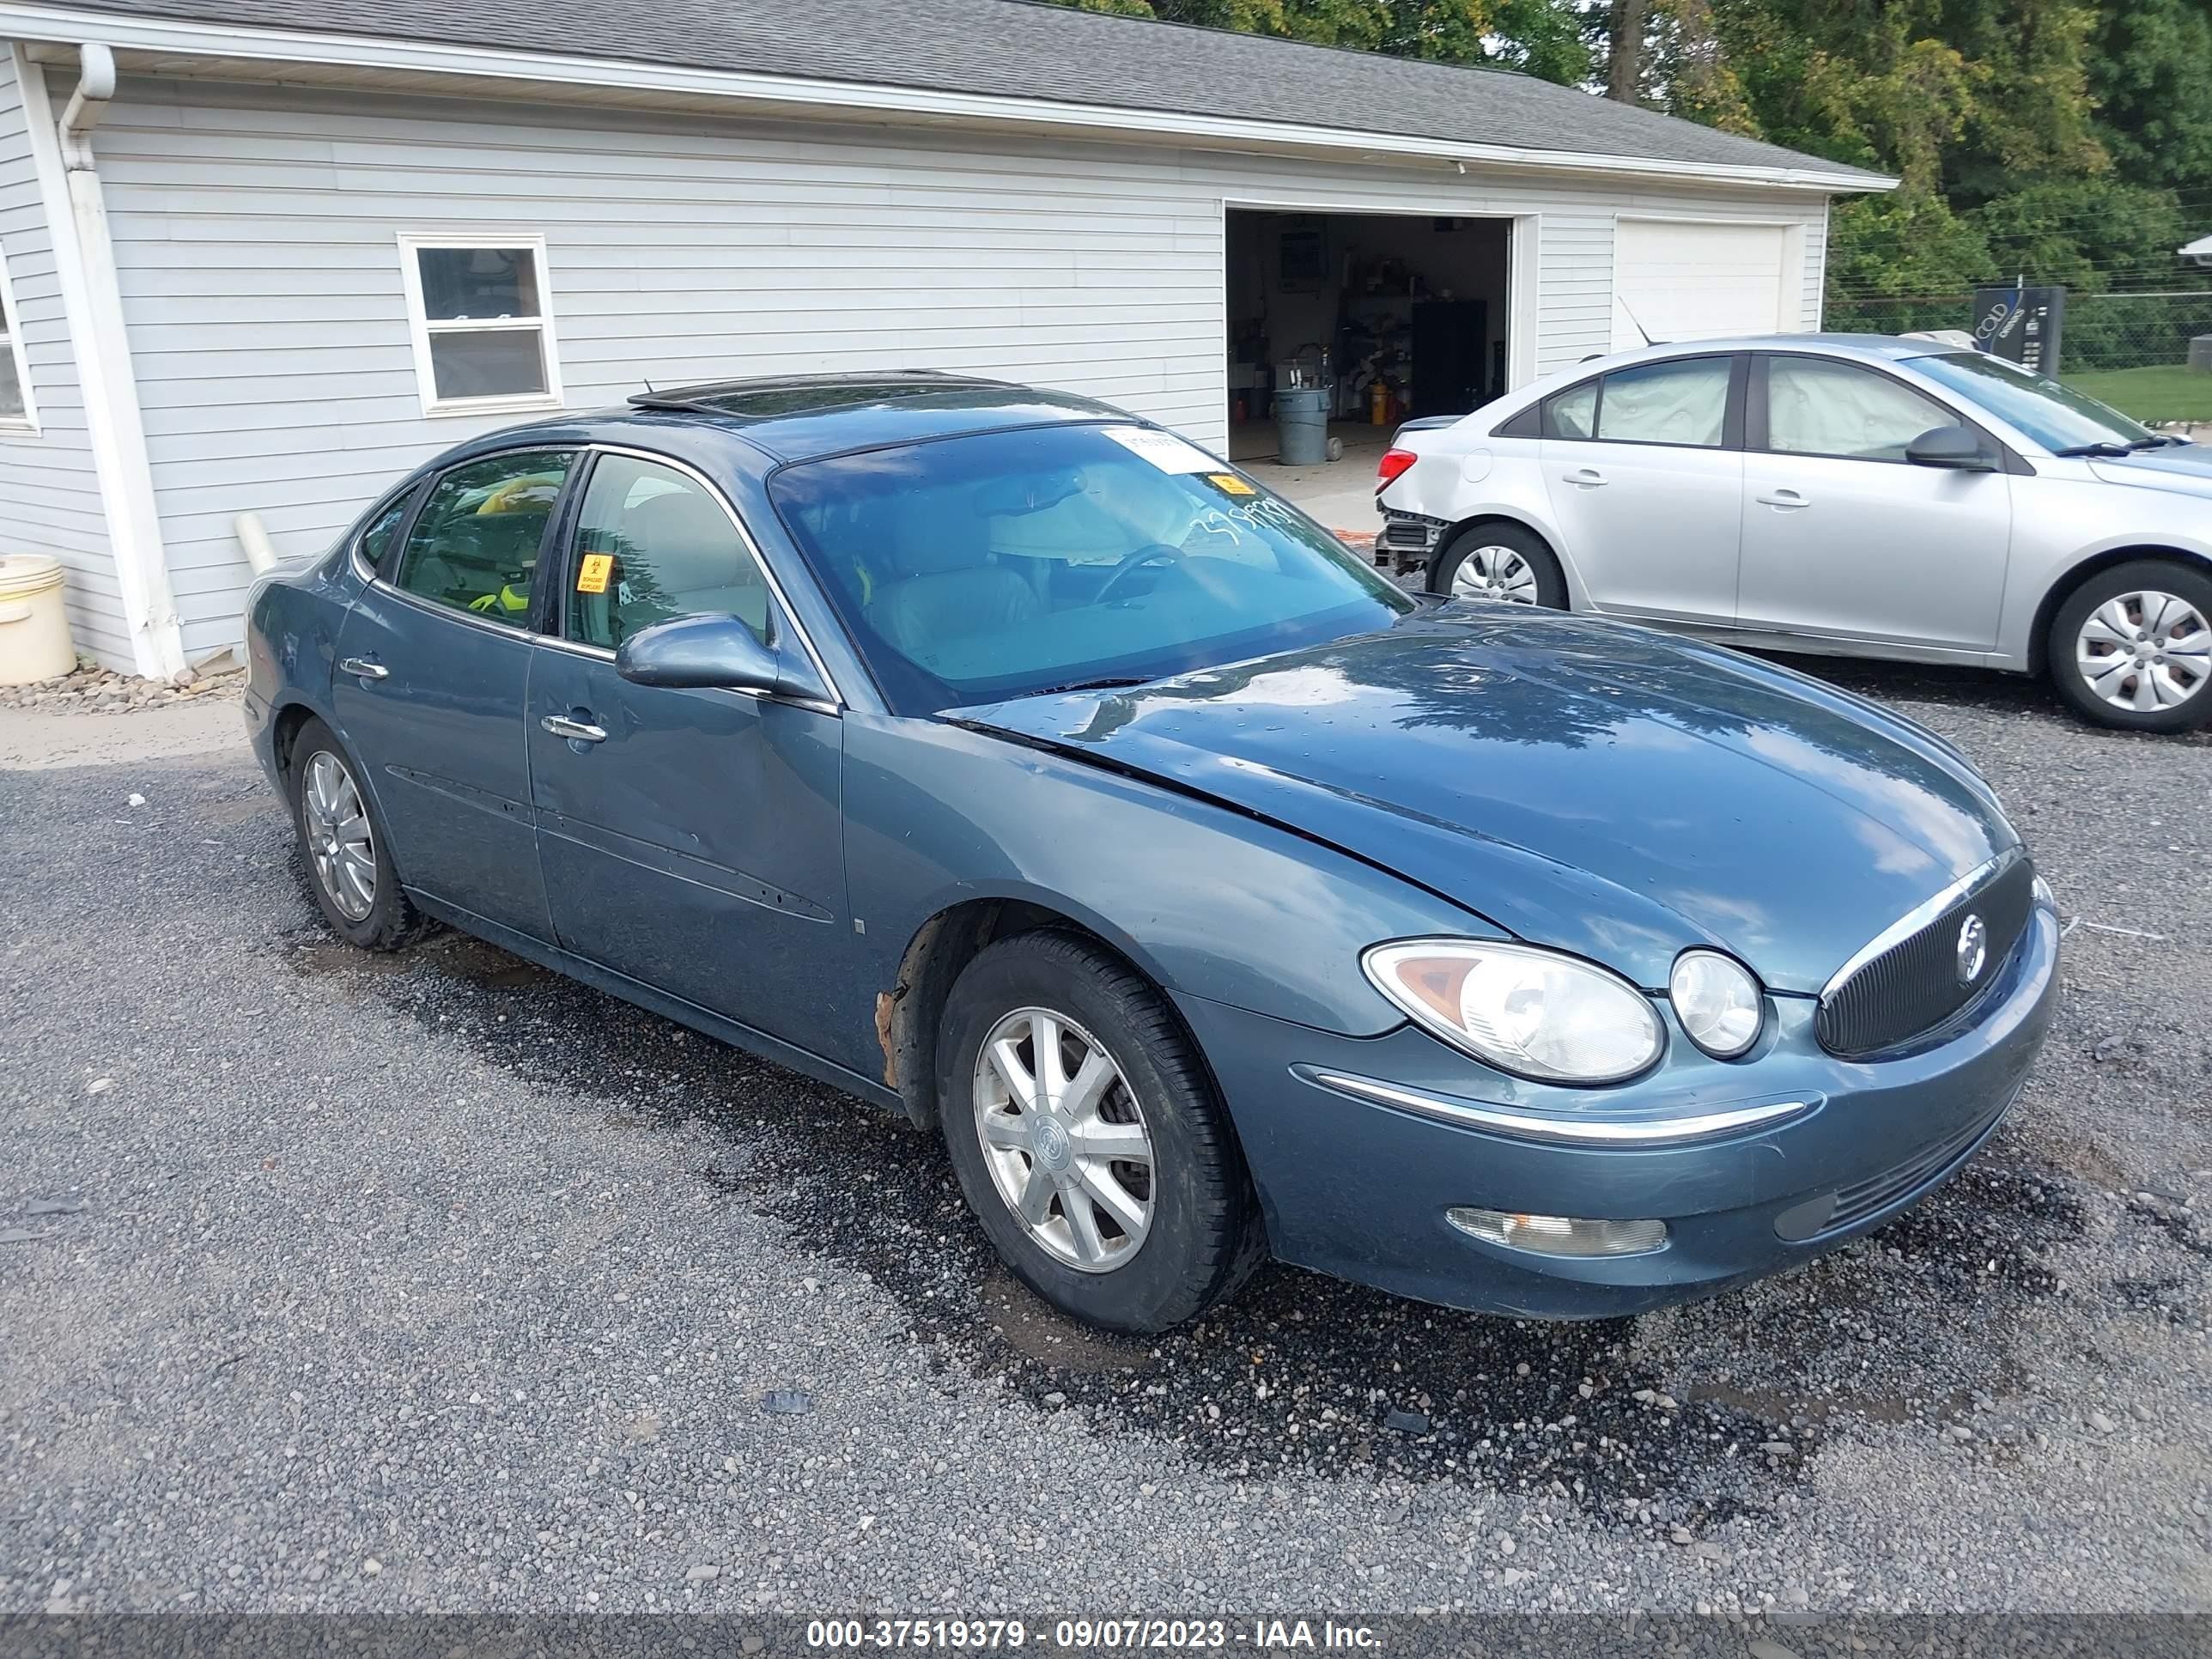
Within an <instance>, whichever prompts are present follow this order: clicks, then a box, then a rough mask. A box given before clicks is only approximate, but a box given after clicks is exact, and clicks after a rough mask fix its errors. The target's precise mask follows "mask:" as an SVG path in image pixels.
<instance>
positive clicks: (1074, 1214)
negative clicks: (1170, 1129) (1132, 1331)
mask: <svg viewBox="0 0 2212 1659" xmlns="http://www.w3.org/2000/svg"><path fill="white" fill-rule="evenodd" d="M975 1132H976V1134H977V1136H978V1137H979V1138H980V1139H981V1142H982V1146H983V1161H984V1162H985V1164H987V1165H988V1166H989V1168H990V1171H991V1180H992V1182H993V1184H994V1185H995V1186H996V1187H997V1188H998V1189H999V1196H1000V1198H1002V1199H1004V1200H1006V1207H1007V1208H1008V1209H1009V1210H1011V1211H1012V1212H1013V1213H1014V1217H1015V1218H1016V1219H1017V1220H1018V1221H1019V1222H1020V1223H1021V1224H1022V1226H1023V1228H1024V1231H1026V1232H1027V1233H1028V1234H1029V1236H1030V1238H1031V1239H1032V1240H1033V1241H1034V1242H1035V1243H1036V1244H1037V1245H1038V1246H1039V1247H1040V1248H1041V1249H1043V1250H1044V1251H1045V1252H1046V1253H1047V1254H1048V1255H1051V1256H1052V1257H1053V1259H1054V1260H1055V1261H1060V1262H1062V1263H1064V1264H1065V1265H1066V1266H1068V1267H1073V1268H1075V1269H1077V1270H1078V1271H1079V1272H1082V1273H1111V1272H1112V1271H1113V1270H1114V1269H1115V1268H1116V1267H1121V1266H1122V1265H1123V1264H1124V1263H1125V1262H1127V1261H1128V1260H1129V1259H1130V1258H1131V1257H1132V1256H1133V1255H1136V1253H1137V1252H1138V1250H1139V1249H1141V1248H1142V1247H1143V1245H1144V1243H1145V1237H1146V1234H1147V1233H1148V1232H1150V1231H1151V1230H1152V1204H1153V1163H1154V1159H1153V1153H1152V1135H1151V1133H1149V1132H1148V1131H1147V1130H1146V1127H1145V1115H1144V1112H1143V1110H1142V1109H1141V1108H1139V1105H1138V1104H1137V1098H1136V1096H1135V1094H1134V1093H1133V1091H1131V1089H1130V1087H1129V1083H1128V1079H1127V1078H1126V1077H1124V1076H1123V1075H1122V1073H1121V1066H1119V1065H1117V1064H1116V1063H1115V1060H1114V1057H1113V1055H1111V1054H1109V1053H1107V1051H1106V1049H1105V1048H1104V1046H1103V1044H1101V1043H1100V1042H1099V1041H1098V1040H1097V1038H1096V1037H1094V1036H1091V1033H1090V1032H1088V1031H1086V1030H1084V1029H1083V1027H1082V1026H1080V1025H1079V1024H1076V1023H1075V1021H1073V1020H1072V1019H1070V1018H1067V1016H1066V1015H1065V1014H1060V1013H1055V1012H1053V1011H1052V1010H1050V1009H1048V1008H1017V1009H1016V1010H1014V1012H1012V1013H1010V1014H1008V1015H1006V1017H1005V1018H1003V1019H1001V1020H1000V1021H999V1023H998V1024H996V1025H994V1026H993V1027H992V1028H991V1031H990V1035H989V1036H987V1037H986V1038H985V1039H984V1040H983V1045H982V1048H981V1052H980V1053H979V1054H977V1055H976V1058H975Z"/></svg>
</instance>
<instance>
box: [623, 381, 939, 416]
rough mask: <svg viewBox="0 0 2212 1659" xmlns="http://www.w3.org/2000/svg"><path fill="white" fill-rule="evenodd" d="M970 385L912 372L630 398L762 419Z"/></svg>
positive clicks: (643, 405) (642, 403)
mask: <svg viewBox="0 0 2212 1659" xmlns="http://www.w3.org/2000/svg"><path fill="white" fill-rule="evenodd" d="M976 385H977V382H975V381H972V380H959V379H957V378H955V377H953V376H951V375H913V376H902V377H901V378H899V379H897V380H787V381H782V382H769V383H765V384H757V385H753V386H688V387H682V388H679V389H677V390H674V391H670V392H640V393H638V394H637V395H636V396H635V397H634V398H631V399H630V402H631V403H632V404H634V405H635V406H636V407H637V408H639V409H690V410H702V411H707V412H711V413H713V414H716V415H731V416H736V417H738V419H740V420H765V419H767V418H769V417H770V416H778V415H811V414H815V413H817V412H826V411H828V410H835V409H854V408H858V407H860V405H863V404H881V403H890V402H893V401H895V400H897V399H900V398H929V397H938V396H942V395H943V394H944V393H945V392H967V391H972V390H973V389H974V388H975V386H976Z"/></svg>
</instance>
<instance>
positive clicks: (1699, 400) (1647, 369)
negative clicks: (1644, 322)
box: [1597, 357, 1733, 449]
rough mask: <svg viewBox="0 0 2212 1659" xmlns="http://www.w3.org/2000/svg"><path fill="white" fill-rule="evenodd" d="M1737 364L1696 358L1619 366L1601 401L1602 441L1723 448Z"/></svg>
mask: <svg viewBox="0 0 2212 1659" xmlns="http://www.w3.org/2000/svg"><path fill="white" fill-rule="evenodd" d="M1732 368H1733V365H1732V363H1731V362H1730V361H1729V359H1728V358H1726V357H1692V358H1689V359H1687V360H1686V361H1684V362H1664V363H1643V364H1639V365H1638V367H1636V368H1623V369H1617V370H1615V371H1614V372H1613V374H1608V375H1607V376H1606V377H1605V381H1604V384H1603V386H1602V388H1601V395H1600V397H1599V400H1598V410H1597V436H1598V438H1599V440H1600V441H1601V442H1607V443H1635V444H1674V445H1676V446H1679V447H1684V448H1690V449H1718V448H1720V447H1722V446H1723V443H1724V442H1725V441H1726V434H1727V431H1728V404H1729V374H1730V371H1731V369H1732Z"/></svg>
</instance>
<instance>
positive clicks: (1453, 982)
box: [1361, 939, 1666, 1083]
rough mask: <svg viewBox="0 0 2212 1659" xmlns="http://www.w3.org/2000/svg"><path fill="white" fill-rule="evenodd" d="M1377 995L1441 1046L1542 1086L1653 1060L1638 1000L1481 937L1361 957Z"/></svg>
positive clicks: (1408, 944)
mask: <svg viewBox="0 0 2212 1659" xmlns="http://www.w3.org/2000/svg"><path fill="white" fill-rule="evenodd" d="M1361 962H1362V963H1363V964H1364V966H1365V968H1366V969H1367V977H1368V978H1370V979H1371V980H1373V981H1375V985H1376V989H1378V990H1380V991H1381V992H1382V993H1383V995H1384V996H1386V997H1388V998H1389V999H1390V1000H1391V1001H1393V1002H1395V1003H1396V1004H1397V1005H1398V1006H1400V1007H1401V1008H1403V1009H1404V1010H1405V1011H1406V1012H1407V1013H1409V1014H1411V1015H1412V1016H1413V1018H1414V1019H1415V1020H1416V1021H1418V1022H1419V1024H1421V1025H1423V1026H1424V1027H1425V1028H1426V1029H1427V1030H1431V1031H1433V1032H1435V1033H1436V1035H1437V1036H1440V1037H1442V1038H1443V1040H1444V1041H1445V1042H1449V1043H1452V1044H1454V1045H1455V1046H1456V1047H1458V1048H1464V1049H1466V1050H1467V1052H1468V1053H1469V1054H1473V1055H1474V1057H1475V1058H1476V1059H1478V1060H1487V1061H1489V1062H1490V1064H1492V1066H1497V1067H1498V1069H1499V1070H1500V1071H1505V1072H1511V1073H1515V1074H1516V1075H1517V1076H1521V1077H1527V1078H1536V1079H1541V1080H1542V1081H1544V1082H1547V1083H1613V1082H1617V1081H1619V1080H1620V1079H1622V1078H1626V1077H1633V1076H1635V1075H1636V1073H1638V1072H1640V1071H1642V1070H1643V1069H1644V1067H1645V1066H1649V1065H1650V1064H1651V1062H1652V1061H1653V1060H1656V1059H1658V1058H1659V1053H1660V1050H1661V1048H1662V1047H1664V1045H1665V1042H1666V1037H1665V1036H1664V1034H1663V1032H1662V1030H1661V1028H1660V1024H1659V1017H1658V1016H1657V1015H1656V1013H1654V1012H1652V1010H1651V1004H1650V1000H1649V999H1648V998H1646V997H1645V996H1644V994H1643V993H1642V992H1640V991H1638V989H1637V988H1636V987H1634V986H1632V985H1631V984H1630V983H1629V982H1628V981H1626V980H1625V979H1622V978H1620V976H1619V975H1616V974H1610V973H1607V971H1606V970H1605V969H1602V968H1598V967H1594V966H1592V965H1591V964H1590V963H1587V962H1583V961H1581V960H1579V959H1578V958H1577V957H1566V956H1561V955H1559V954H1558V953H1557V952H1556V951H1540V950H1537V949H1535V948H1534V947H1533V946H1531V945H1498V944H1492V942H1490V941H1489V940H1487V939H1402V940H1401V941H1399V942H1398V943H1397V944H1395V945H1376V946H1374V947H1373V948H1372V949H1371V950H1370V951H1367V953H1366V954H1365V955H1364V957H1362V958H1361Z"/></svg>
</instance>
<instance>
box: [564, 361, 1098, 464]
mask: <svg viewBox="0 0 2212 1659" xmlns="http://www.w3.org/2000/svg"><path fill="white" fill-rule="evenodd" d="M586 418H587V419H589V420H592V421H594V422H613V423H615V424H617V425H618V426H623V425H630V424H632V423H634V422H638V421H640V420H650V421H651V422H652V424H653V425H655V426H657V427H660V428H662V429H664V430H665V426H666V424H667V423H668V422H671V420H672V421H675V422H685V423H689V422H698V423H701V424H705V425H711V426H714V427H717V428H722V429H724V430H726V431H731V432H734V433H737V434H738V435H741V436H742V437H743V438H744V441H746V442H747V443H749V444H750V445H752V446H753V447H755V448H757V449H760V450H762V451H764V452H765V453H768V454H769V455H770V456H773V457H774V458H775V459H777V460H781V461H798V460H808V459H815V458H817V457H819V456H823V455H830V454H839V453H844V452H846V451H848V450H854V449H874V448H880V447H885V446H887V445H895V444H902V443H912V442H915V441H919V440H922V439H927V438H943V437H953V436H957V435H963V434H966V433H973V432H991V431H1001V430H1005V429H1006V428H1012V427H1024V426H1039V425H1049V424H1054V423H1056V422H1075V421H1102V420H1124V421H1126V420H1129V419H1131V418H1133V417H1132V416H1129V415H1128V414H1127V412H1126V411H1124V410H1118V409H1115V408H1114V407H1113V406H1112V405H1111V404H1103V403H1100V402H1099V401H1097V399H1096V398H1083V397H1078V396H1076V395H1074V394H1073V393H1071V392H1046V391H1040V390H1038V389H1037V388H1036V387H1034V386H1017V385H1014V384H1013V383H1012V382H1010V381H1006V380H986V379H983V378H981V376H975V375H966V374H945V373H942V372H939V371H937V370H933V369H893V370H885V371H882V372H878V373H874V374H865V373H864V374H808V375H779V376H774V377H766V378H760V379H753V380H715V381H711V382H708V383H706V384H703V385H699V386H671V387H667V388H651V389H648V390H647V391H643V392H636V393H634V394H633V395H632V396H631V398H630V399H629V404H628V406H627V407H626V408H623V409H620V410H608V411H605V413H603V414H601V415H599V416H589V417H586Z"/></svg>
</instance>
